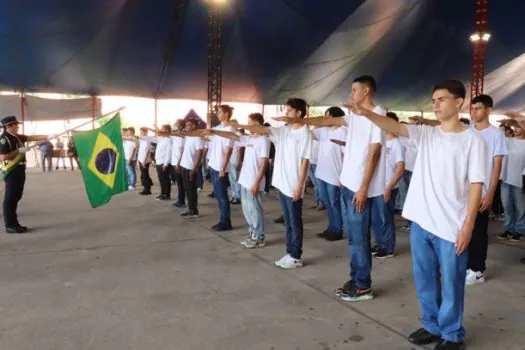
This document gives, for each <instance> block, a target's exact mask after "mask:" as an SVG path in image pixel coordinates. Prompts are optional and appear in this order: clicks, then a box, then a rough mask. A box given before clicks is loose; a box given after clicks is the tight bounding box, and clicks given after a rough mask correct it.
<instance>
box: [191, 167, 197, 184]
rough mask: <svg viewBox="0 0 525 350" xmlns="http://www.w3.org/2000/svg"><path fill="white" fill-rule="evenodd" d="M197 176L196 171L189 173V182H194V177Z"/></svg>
mask: <svg viewBox="0 0 525 350" xmlns="http://www.w3.org/2000/svg"><path fill="white" fill-rule="evenodd" d="M196 175H197V170H192V171H190V180H191V181H192V182H193V181H195V176H196Z"/></svg>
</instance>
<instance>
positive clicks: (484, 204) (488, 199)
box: [479, 194, 494, 213]
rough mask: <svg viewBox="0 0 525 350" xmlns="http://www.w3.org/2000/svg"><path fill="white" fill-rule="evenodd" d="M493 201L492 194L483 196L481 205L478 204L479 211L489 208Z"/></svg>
mask: <svg viewBox="0 0 525 350" xmlns="http://www.w3.org/2000/svg"><path fill="white" fill-rule="evenodd" d="M493 201H494V196H491V195H490V194H487V195H486V196H485V197H483V198H482V199H481V205H480V206H479V212H480V213H483V212H484V211H485V210H487V209H488V208H490V206H491V205H492V202H493Z"/></svg>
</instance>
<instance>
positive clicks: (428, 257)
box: [410, 223, 468, 342]
mask: <svg viewBox="0 0 525 350" xmlns="http://www.w3.org/2000/svg"><path fill="white" fill-rule="evenodd" d="M410 246H411V249H412V261H413V265H414V266H413V268H414V281H415V283H416V293H417V299H418V301H419V306H420V308H421V323H422V324H423V327H424V328H425V329H426V330H427V331H429V332H430V333H432V334H434V335H440V336H441V338H443V339H445V340H448V341H452V342H460V341H462V340H463V338H464V337H465V329H463V306H464V301H465V278H466V274H467V260H468V249H466V250H465V251H464V252H463V253H462V254H461V255H460V256H457V255H456V247H455V246H454V243H452V242H449V241H445V240H444V239H441V238H439V237H438V236H434V235H433V234H432V233H430V232H428V231H425V230H424V229H423V228H421V227H420V226H419V225H418V224H416V223H412V231H411V234H410Z"/></svg>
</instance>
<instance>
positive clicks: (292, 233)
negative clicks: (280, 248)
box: [280, 192, 303, 259]
mask: <svg viewBox="0 0 525 350" xmlns="http://www.w3.org/2000/svg"><path fill="white" fill-rule="evenodd" d="M280 202H281V208H282V211H283V216H284V225H285V227H286V253H288V254H290V256H291V257H292V258H294V259H301V256H302V255H303V199H302V198H301V199H300V200H298V201H296V202H294V201H293V199H292V197H288V196H287V195H284V194H283V193H282V192H281V193H280Z"/></svg>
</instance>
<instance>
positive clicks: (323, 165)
mask: <svg viewBox="0 0 525 350" xmlns="http://www.w3.org/2000/svg"><path fill="white" fill-rule="evenodd" d="M325 116H326V117H332V118H342V117H344V116H345V112H344V111H343V110H342V109H341V108H339V107H330V108H328V109H327V110H326V112H325ZM313 133H314V136H315V138H316V139H317V141H318V142H319V156H318V161H317V168H316V170H315V177H316V178H317V186H318V187H319V191H320V193H321V194H320V195H321V198H323V200H324V204H325V205H326V209H327V211H326V213H327V215H328V227H327V229H326V230H324V231H323V232H321V233H319V234H318V236H319V237H322V238H324V239H326V240H327V241H338V240H340V239H342V238H343V216H342V212H341V190H340V188H339V176H340V175H341V170H342V168H343V157H344V147H342V146H340V145H338V144H336V143H334V142H333V140H338V141H342V142H344V141H345V140H346V128H345V127H344V126H338V125H336V126H331V127H328V128H317V129H314V131H313Z"/></svg>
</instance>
